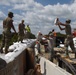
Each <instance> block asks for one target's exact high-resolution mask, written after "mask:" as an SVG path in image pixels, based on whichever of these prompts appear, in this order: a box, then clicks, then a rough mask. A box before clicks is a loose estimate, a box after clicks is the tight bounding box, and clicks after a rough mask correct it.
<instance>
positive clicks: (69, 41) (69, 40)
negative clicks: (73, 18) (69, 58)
mask: <svg viewBox="0 0 76 75" xmlns="http://www.w3.org/2000/svg"><path fill="white" fill-rule="evenodd" d="M65 32H66V35H67V38H66V39H65V42H64V43H65V47H66V55H68V46H70V47H71V49H72V51H73V52H75V47H74V43H73V37H72V33H71V26H70V25H66V27H65Z"/></svg>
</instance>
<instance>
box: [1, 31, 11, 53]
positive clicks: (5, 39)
mask: <svg viewBox="0 0 76 75" xmlns="http://www.w3.org/2000/svg"><path fill="white" fill-rule="evenodd" d="M10 41H11V32H3V34H2V43H1V50H3V47H5V53H7V52H8V48H9V45H10Z"/></svg>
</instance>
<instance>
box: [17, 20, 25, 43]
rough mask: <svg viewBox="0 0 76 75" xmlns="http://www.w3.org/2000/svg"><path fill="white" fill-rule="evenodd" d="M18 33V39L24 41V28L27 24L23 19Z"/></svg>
mask: <svg viewBox="0 0 76 75" xmlns="http://www.w3.org/2000/svg"><path fill="white" fill-rule="evenodd" d="M18 30H19V32H18V35H19V38H18V41H21V43H23V42H22V41H23V38H24V30H25V24H24V20H22V21H21V23H20V24H19V26H18Z"/></svg>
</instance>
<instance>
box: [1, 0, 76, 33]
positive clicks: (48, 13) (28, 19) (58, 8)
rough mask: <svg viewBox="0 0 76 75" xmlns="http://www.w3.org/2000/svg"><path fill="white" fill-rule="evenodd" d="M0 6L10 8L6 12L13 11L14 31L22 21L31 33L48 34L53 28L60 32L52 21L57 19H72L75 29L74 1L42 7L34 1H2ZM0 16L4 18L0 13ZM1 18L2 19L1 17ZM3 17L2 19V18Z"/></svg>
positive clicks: (75, 13) (75, 1)
mask: <svg viewBox="0 0 76 75" xmlns="http://www.w3.org/2000/svg"><path fill="white" fill-rule="evenodd" d="M0 5H6V7H7V5H8V6H11V8H7V9H8V10H11V11H15V15H14V24H16V26H15V27H16V29H17V28H18V27H17V26H18V24H19V22H20V21H21V20H22V19H24V20H25V24H30V27H31V30H32V32H33V33H35V34H36V33H37V32H38V31H42V33H48V32H49V31H50V30H52V29H53V28H54V29H55V30H56V31H60V30H59V28H58V27H57V26H55V25H54V19H55V18H56V17H59V18H60V20H61V19H65V20H66V19H68V18H69V19H72V23H71V24H73V25H72V28H73V27H76V26H75V24H76V16H75V15H76V9H75V7H76V0H74V2H72V3H71V4H63V5H61V4H59V3H58V4H56V5H46V6H43V5H42V4H40V3H37V2H35V0H7V1H6V0H2V1H1V2H0ZM4 13H5V12H4ZM0 14H1V15H3V16H4V17H5V15H4V14H2V12H1V11H0ZM3 16H2V17H3ZM4 17H3V18H4Z"/></svg>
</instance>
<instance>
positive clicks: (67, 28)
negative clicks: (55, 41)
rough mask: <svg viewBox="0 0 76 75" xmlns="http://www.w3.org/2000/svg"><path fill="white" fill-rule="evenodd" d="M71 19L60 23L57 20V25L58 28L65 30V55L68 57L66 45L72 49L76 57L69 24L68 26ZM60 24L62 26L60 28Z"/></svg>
mask: <svg viewBox="0 0 76 75" xmlns="http://www.w3.org/2000/svg"><path fill="white" fill-rule="evenodd" d="M70 23H71V20H69V19H68V20H66V21H65V23H61V22H58V26H59V28H60V30H65V32H66V36H67V38H66V39H65V42H64V43H65V47H66V57H69V54H68V46H70V47H71V49H72V51H73V52H75V57H76V50H75V47H74V43H73V36H72V32H71V26H70ZM60 25H62V26H64V28H62V27H61V26H60Z"/></svg>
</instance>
